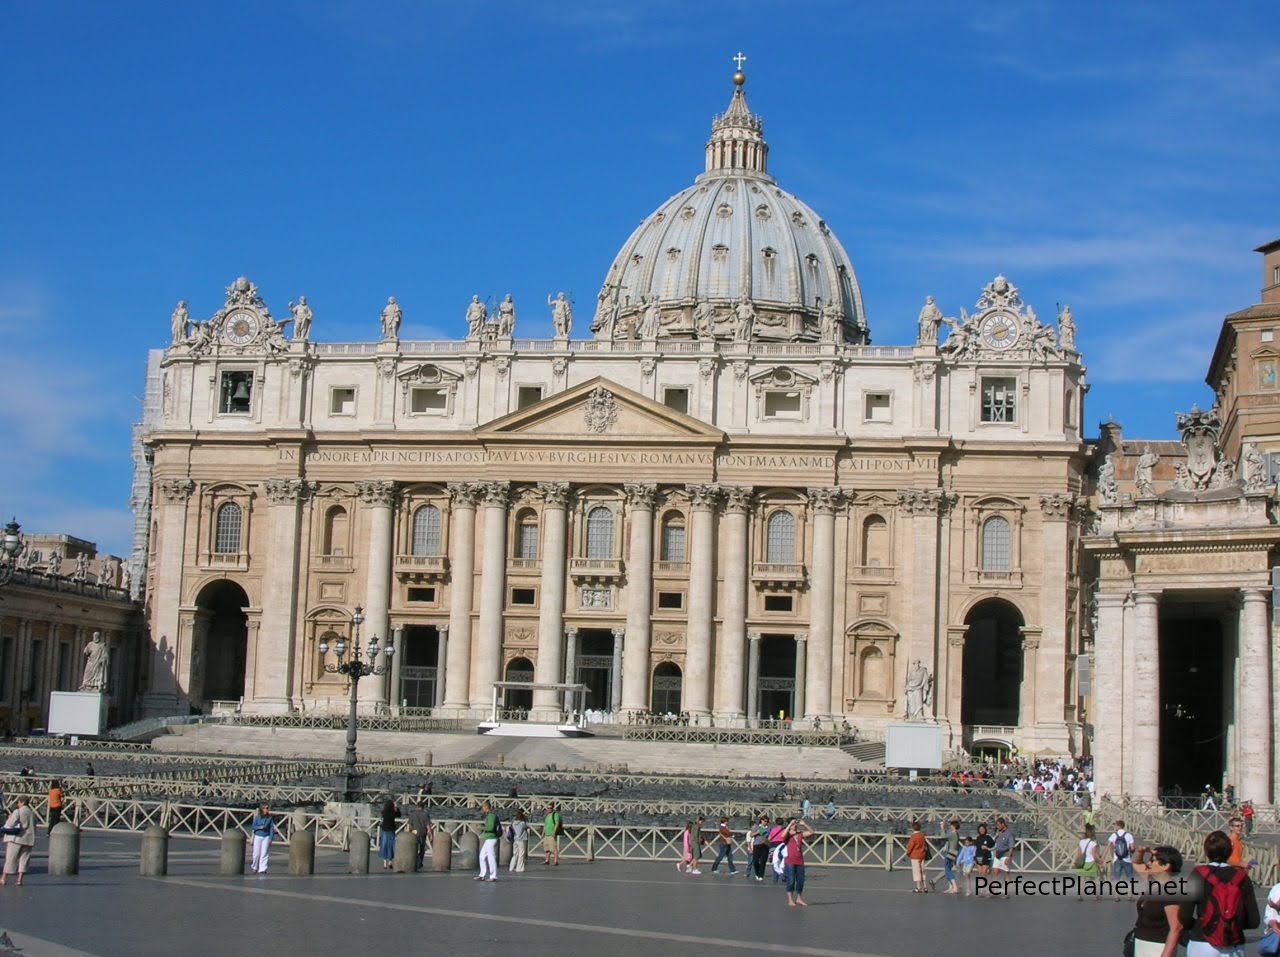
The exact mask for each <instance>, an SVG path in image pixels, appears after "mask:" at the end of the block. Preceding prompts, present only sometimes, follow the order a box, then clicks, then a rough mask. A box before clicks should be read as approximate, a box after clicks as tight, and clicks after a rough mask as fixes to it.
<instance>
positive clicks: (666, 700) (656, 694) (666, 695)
mask: <svg viewBox="0 0 1280 957" xmlns="http://www.w3.org/2000/svg"><path fill="white" fill-rule="evenodd" d="M683 684H684V675H683V674H682V673H681V671H680V666H679V665H677V664H674V663H673V662H670V661H664V662H662V664H660V665H658V667H656V668H654V669H653V694H652V696H651V698H650V703H649V710H650V711H652V712H653V713H654V714H679V713H680V691H681V688H682V687H683Z"/></svg>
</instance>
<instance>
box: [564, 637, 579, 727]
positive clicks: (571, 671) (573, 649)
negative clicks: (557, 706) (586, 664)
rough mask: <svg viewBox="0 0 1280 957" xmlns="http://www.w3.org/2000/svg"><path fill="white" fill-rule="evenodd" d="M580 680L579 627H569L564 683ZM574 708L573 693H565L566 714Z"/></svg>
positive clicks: (565, 641) (566, 639) (575, 682)
mask: <svg viewBox="0 0 1280 957" xmlns="http://www.w3.org/2000/svg"><path fill="white" fill-rule="evenodd" d="M577 680H578V629H577V628H568V629H566V630H565V633H564V683H565V684H567V685H571V684H577ZM573 709H574V699H573V693H572V692H570V691H566V692H565V693H564V711H565V714H572V713H573Z"/></svg>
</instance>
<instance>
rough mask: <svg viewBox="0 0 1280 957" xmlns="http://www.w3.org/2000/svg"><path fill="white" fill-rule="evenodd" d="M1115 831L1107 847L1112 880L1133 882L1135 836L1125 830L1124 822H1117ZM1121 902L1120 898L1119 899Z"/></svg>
mask: <svg viewBox="0 0 1280 957" xmlns="http://www.w3.org/2000/svg"><path fill="white" fill-rule="evenodd" d="M1114 827H1115V830H1114V831H1112V832H1111V836H1110V837H1109V838H1107V846H1108V849H1109V850H1110V851H1111V878H1112V880H1117V881H1118V880H1121V879H1123V880H1129V881H1131V880H1133V851H1134V848H1135V847H1136V846H1137V844H1136V842H1135V841H1134V839H1133V835H1132V834H1130V833H1129V832H1128V831H1127V830H1125V826H1124V821H1116V822H1115V825H1114ZM1117 900H1119V898H1117Z"/></svg>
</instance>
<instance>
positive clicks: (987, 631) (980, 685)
mask: <svg viewBox="0 0 1280 957" xmlns="http://www.w3.org/2000/svg"><path fill="white" fill-rule="evenodd" d="M964 622H965V624H966V625H968V626H969V630H968V632H967V633H966V634H965V639H964V666H963V667H964V674H963V680H962V683H961V698H960V720H961V722H962V723H963V724H966V725H970V726H972V725H978V724H983V725H998V726H1002V727H1016V726H1017V725H1018V715H1019V709H1020V708H1021V704H1022V700H1021V696H1022V632H1021V629H1022V626H1023V624H1024V622H1023V619H1022V613H1021V612H1019V611H1018V609H1017V608H1015V607H1014V606H1013V605H1011V604H1010V603H1009V602H1007V601H1004V600H1003V599H1000V598H988V599H986V600H984V601H980V602H979V603H978V604H976V605H974V606H973V608H972V609H971V610H970V611H969V614H968V615H966V616H965V620H964Z"/></svg>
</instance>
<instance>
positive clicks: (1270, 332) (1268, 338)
mask: <svg viewBox="0 0 1280 957" xmlns="http://www.w3.org/2000/svg"><path fill="white" fill-rule="evenodd" d="M1260 335H1261V338H1262V341H1263V342H1275V339H1276V331H1275V330H1274V329H1263V330H1262V332H1261V333H1260Z"/></svg>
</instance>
